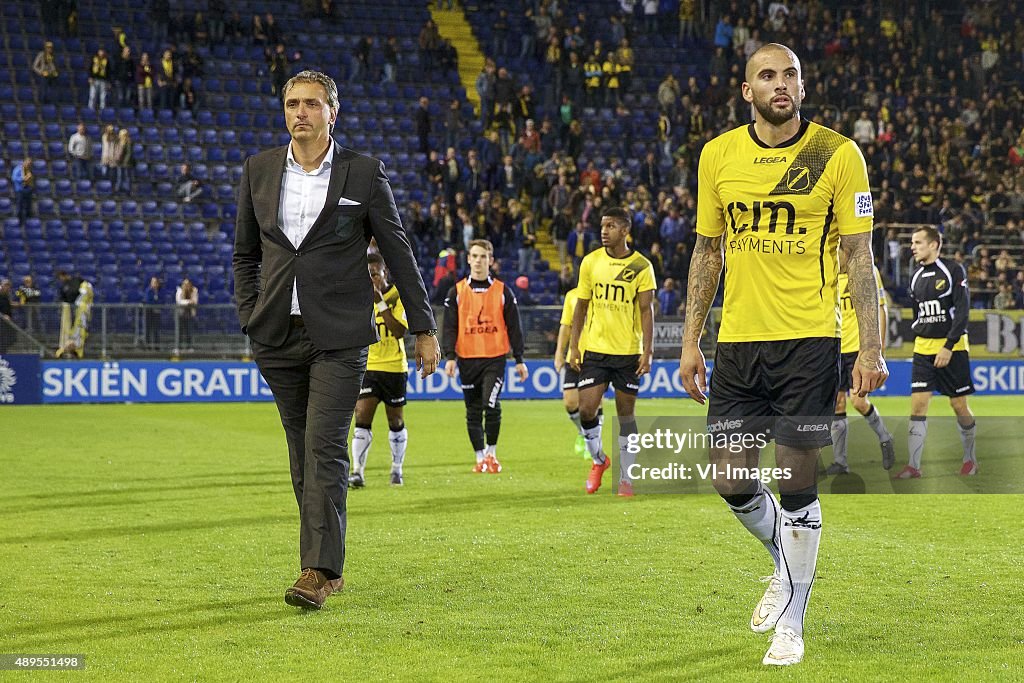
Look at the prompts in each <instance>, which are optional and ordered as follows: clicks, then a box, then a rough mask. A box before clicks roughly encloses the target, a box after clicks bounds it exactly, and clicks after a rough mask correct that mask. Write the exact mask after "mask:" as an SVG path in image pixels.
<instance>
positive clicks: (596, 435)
mask: <svg viewBox="0 0 1024 683" xmlns="http://www.w3.org/2000/svg"><path fill="white" fill-rule="evenodd" d="M583 438H584V439H586V440H587V450H588V451H590V457H591V458H592V459H593V460H594V462H595V463H597V464H598V465H600V464H601V463H603V462H604V460H605V458H604V454H603V453H601V425H600V424H598V425H597V426H596V427H591V428H590V429H584V430H583Z"/></svg>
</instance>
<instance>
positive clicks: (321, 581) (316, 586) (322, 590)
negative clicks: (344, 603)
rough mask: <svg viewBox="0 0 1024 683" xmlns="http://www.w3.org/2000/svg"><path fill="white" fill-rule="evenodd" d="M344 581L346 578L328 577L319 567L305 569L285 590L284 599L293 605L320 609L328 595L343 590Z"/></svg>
mask: <svg viewBox="0 0 1024 683" xmlns="http://www.w3.org/2000/svg"><path fill="white" fill-rule="evenodd" d="M339 583H340V585H338V588H335V585H336V584H339ZM344 583H345V581H344V579H340V578H339V579H333V580H332V579H328V578H327V575H326V574H324V573H323V572H322V571H320V570H319V569H303V570H302V574H301V575H300V576H299V580H298V581H296V582H295V585H294V586H292V587H291V588H289V589H288V590H286V591H285V592H284V601H285V602H286V603H288V604H289V605H292V606H293V607H302V608H303V609H320V608H321V607H323V605H324V600H326V599H327V596H328V595H330V594H331V593H333V592H334V591H335V590H341V586H343V585H344Z"/></svg>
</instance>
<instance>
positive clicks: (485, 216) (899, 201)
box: [9, 0, 1024, 313]
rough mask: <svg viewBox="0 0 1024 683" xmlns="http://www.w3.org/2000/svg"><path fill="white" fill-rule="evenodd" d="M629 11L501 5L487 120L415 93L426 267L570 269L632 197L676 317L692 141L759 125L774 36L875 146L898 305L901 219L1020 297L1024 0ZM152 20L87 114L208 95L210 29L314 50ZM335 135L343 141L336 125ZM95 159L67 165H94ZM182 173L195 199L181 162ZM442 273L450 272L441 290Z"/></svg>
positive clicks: (832, 109) (998, 300)
mask: <svg viewBox="0 0 1024 683" xmlns="http://www.w3.org/2000/svg"><path fill="white" fill-rule="evenodd" d="M483 4H484V5H488V6H490V5H495V4H497V5H502V3H483ZM42 6H44V7H47V6H49V3H42ZM60 7H61V8H63V5H60ZM301 9H302V13H303V16H323V17H327V18H330V19H331V20H332V21H336V22H337V23H338V24H339V25H343V24H344V16H340V14H341V12H339V10H338V9H337V8H336V7H335V6H334V5H333V4H332V3H330V2H323V3H312V2H304V3H302V7H301ZM619 9H620V11H619V13H618V15H613V16H611V17H610V18H609V20H608V21H607V22H596V21H593V20H591V19H590V18H589V17H588V15H587V13H586V12H585V11H583V10H582V9H577V8H570V7H569V6H567V5H565V4H564V3H559V2H557V1H556V0H537V1H535V2H529V3H525V4H524V5H522V6H520V5H518V4H516V5H514V6H509V7H507V8H506V9H503V10H501V11H500V12H499V13H498V15H497V16H498V19H497V20H496V21H495V22H494V25H493V27H491V28H492V30H491V34H490V35H491V39H490V40H489V41H487V42H486V43H485V44H482V45H481V48H482V49H483V50H484V51H485V52H486V57H487V60H486V62H485V66H484V68H483V69H482V70H481V72H480V74H479V76H478V77H477V79H476V83H475V86H476V89H477V91H478V93H479V95H480V101H481V107H480V109H479V113H478V116H479V123H476V122H474V121H467V120H466V118H465V116H464V114H463V112H464V111H465V103H464V102H462V101H461V100H460V99H453V100H452V101H450V102H445V103H442V104H443V106H442V111H443V114H442V115H440V116H437V115H431V114H430V111H431V110H430V108H429V107H430V103H429V101H428V102H423V103H422V105H421V107H420V109H419V110H417V112H416V114H415V115H414V117H415V126H416V130H417V132H418V134H419V137H420V141H421V150H422V151H423V152H424V153H426V158H427V161H426V164H425V166H424V167H423V168H422V169H419V170H420V171H421V173H422V177H423V179H424V184H425V186H426V187H427V188H428V192H427V194H426V196H425V197H424V198H423V199H422V200H419V199H417V200H411V201H408V202H406V204H405V206H404V207H402V208H403V210H404V212H405V219H406V221H407V225H408V226H409V228H410V231H411V233H412V234H413V235H414V238H415V239H416V241H417V243H418V249H419V254H420V255H421V258H424V259H425V260H429V261H430V262H431V263H433V261H434V259H435V257H436V255H437V254H440V253H445V254H447V253H449V250H453V251H454V252H455V253H459V252H461V251H463V250H464V249H465V248H466V244H467V243H468V241H469V240H471V239H474V238H487V239H490V240H491V241H492V242H493V243H494V244H495V247H496V249H497V256H498V257H499V259H500V260H502V261H503V262H504V263H506V264H508V263H509V262H515V263H516V266H517V270H518V271H519V272H520V273H521V274H526V275H529V274H530V273H531V272H532V271H533V270H534V269H535V268H536V267H537V266H538V264H539V261H540V259H539V258H537V256H536V246H537V244H538V242H541V241H543V239H544V234H545V233H549V234H550V237H551V239H552V240H553V242H554V244H555V245H556V246H557V253H558V260H559V264H558V265H559V267H564V266H568V267H569V268H570V269H573V270H574V269H575V267H576V266H578V263H579V261H580V260H581V259H582V257H583V255H585V254H586V253H587V252H588V251H589V250H590V249H591V248H593V247H594V246H595V244H597V243H598V240H599V235H598V227H599V226H598V221H599V216H600V214H601V211H602V209H603V208H605V207H607V206H608V205H610V204H620V205H623V206H625V207H627V208H628V210H629V211H630V212H631V213H632V215H633V218H634V225H635V229H634V239H635V243H636V246H637V247H638V248H639V249H640V250H641V251H643V252H644V253H645V254H647V255H648V256H649V257H650V259H651V261H652V263H653V264H654V267H655V270H656V274H657V277H658V278H659V281H661V280H662V279H664V278H671V279H672V281H673V283H675V285H676V288H677V289H676V294H677V297H675V298H673V297H665V298H666V300H667V301H671V302H672V303H673V304H674V307H675V308H676V309H677V310H678V308H679V307H680V306H683V305H685V301H684V298H685V291H686V280H687V270H688V264H689V253H690V250H691V249H692V243H693V239H694V220H695V205H696V203H695V190H696V166H697V160H698V158H699V156H700V152H701V149H702V147H703V145H704V144H706V142H707V141H709V140H710V139H712V138H713V137H714V136H716V135H717V134H719V133H720V132H722V131H724V130H727V129H729V128H732V127H735V126H737V125H739V124H741V123H742V122H744V121H746V120H747V118H748V116H747V113H746V111H745V105H744V104H743V103H742V100H741V98H740V83H741V82H742V81H743V80H744V78H743V65H744V63H745V60H746V58H747V56H748V55H749V54H751V53H752V52H753V51H754V50H756V49H757V47H759V46H760V45H761V44H763V43H764V42H768V41H779V42H783V43H786V44H788V45H791V46H792V47H793V48H794V49H795V50H796V52H797V53H798V54H799V55H800V56H801V58H802V66H803V78H804V81H805V83H806V84H807V93H806V99H805V101H804V113H805V115H806V116H808V117H809V118H812V119H814V120H816V121H817V122H819V123H822V124H824V125H828V126H831V127H833V128H834V129H836V130H838V131H840V132H842V133H843V134H845V135H848V136H850V137H853V138H854V139H855V140H857V142H858V144H859V145H860V147H861V149H862V151H863V153H864V156H865V159H866V161H867V163H868V167H869V177H870V179H871V181H872V183H873V190H874V195H875V219H876V225H877V226H878V227H879V228H880V229H879V230H877V231H876V233H875V253H876V258H877V260H878V262H879V266H880V267H881V268H882V271H883V273H884V277H885V283H886V286H887V288H888V289H889V290H890V292H891V293H892V294H893V295H894V297H895V298H896V299H897V300H898V301H903V300H904V297H905V292H906V286H907V284H908V283H907V281H906V280H907V273H908V272H909V267H910V263H911V258H910V255H909V251H908V248H907V243H908V236H909V233H908V232H907V230H905V229H901V228H900V226H901V225H904V224H913V223H929V224H935V225H938V226H939V228H940V230H942V232H943V234H944V237H945V240H946V242H947V244H948V245H949V246H948V252H949V253H950V254H951V255H954V257H955V258H956V259H957V260H959V261H962V262H963V263H965V264H966V265H967V267H968V272H969V275H970V284H971V288H972V292H973V295H974V300H973V304H974V305H975V306H977V307H989V306H995V305H998V306H1000V307H1003V308H1024V271H1022V265H1024V264H1021V256H1022V248H1024V247H1022V245H1024V222H1022V221H1024V174H1022V173H1021V169H1022V167H1024V113H1022V112H1024V98H1022V94H1021V93H1022V88H1021V85H1022V84H1021V78H1022V76H1021V74H1022V73H1024V68H1022V57H1024V25H1022V19H1021V18H1020V14H1019V11H1018V10H1019V9H1020V3H1019V2H1009V3H988V2H967V3H960V2H958V3H943V2H926V1H924V0H922V1H919V2H911V3H907V7H906V12H904V13H901V14H900V15H899V16H896V15H895V14H894V13H893V12H892V11H891V10H889V9H886V8H885V5H884V3H877V2H868V3H865V4H863V6H861V7H860V8H858V9H854V8H848V7H846V6H844V5H841V4H840V3H836V2H824V1H803V0H798V1H795V2H771V3H766V2H751V3H749V4H748V3H740V2H738V1H733V2H729V3H725V2H694V1H693V0H682V1H681V2H668V3H665V2H662V3H655V2H642V3H640V2H633V0H621V1H620V3H619ZM66 16H68V15H66V14H65V13H64V11H63V9H59V10H58V11H56V12H55V13H54V12H53V11H50V12H49V14H44V16H43V21H44V25H46V26H48V28H49V30H51V31H52V32H53V35H54V36H57V35H60V34H62V33H63V34H67V33H68V31H73V30H74V29H73V28H69V26H73V24H74V21H73V20H71V19H69V20H68V21H64V20H63V18H62V17H66ZM149 17H150V20H151V24H152V31H153V41H152V42H151V44H147V47H148V49H149V50H150V51H151V52H152V53H153V54H160V55H161V57H159V58H158V59H157V60H156V64H154V65H151V66H150V67H149V68H150V69H152V71H153V72H155V73H152V74H151V75H145V73H144V74H143V76H142V79H141V81H140V78H139V74H140V68H141V69H143V70H144V69H145V68H146V67H145V66H144V64H145V62H146V59H145V58H146V57H147V56H148V55H147V54H145V53H143V52H142V50H141V47H140V46H139V45H137V43H138V41H133V40H132V39H131V38H130V37H129V36H127V35H126V34H125V32H124V31H123V30H122V29H121V28H120V27H117V26H114V27H112V31H111V35H112V38H111V39H109V46H110V49H101V50H98V51H97V52H96V53H95V55H94V56H93V57H92V59H91V61H90V62H89V64H88V67H89V69H90V88H89V106H90V107H92V106H98V107H102V106H103V105H104V104H106V103H107V102H106V98H108V97H110V98H111V101H116V103H117V104H119V105H126V106H134V107H147V106H150V104H151V103H152V105H153V106H155V107H157V108H161V107H162V108H172V109H173V108H193V107H196V106H199V105H200V103H201V100H202V97H201V95H202V94H201V93H196V92H192V93H191V94H189V88H190V82H191V78H193V77H196V76H201V75H202V73H203V59H202V57H201V56H200V52H201V50H200V49H197V46H204V45H207V44H209V43H210V42H213V41H222V40H226V41H240V42H250V41H251V42H255V43H257V44H260V45H264V46H266V55H267V67H266V75H267V76H268V79H269V81H270V83H269V84H268V89H269V90H270V91H271V92H274V93H279V91H280V86H281V84H282V83H283V80H284V79H285V78H286V77H287V76H288V75H290V73H291V72H292V71H294V70H295V68H297V66H298V61H299V60H301V59H302V53H301V50H297V49H293V48H286V47H285V45H286V39H285V37H284V36H282V35H281V31H280V30H279V29H278V28H277V26H276V23H275V20H274V17H273V15H272V14H270V13H267V14H265V15H255V16H253V17H252V20H251V21H244V20H242V19H241V18H239V17H238V15H237V12H235V13H227V11H226V8H225V3H224V2H222V0H211V1H210V2H209V3H208V7H207V10H206V12H205V13H204V12H201V11H200V12H196V13H195V15H194V16H192V17H186V16H184V15H183V14H182V13H181V12H180V11H179V12H176V13H174V14H172V13H171V12H170V10H169V3H168V2H167V1H166V0H155V1H154V2H151V3H150V4H149ZM599 24H600V25H599ZM653 34H659V35H660V36H662V37H663V38H666V39H668V40H672V41H674V44H675V45H676V49H677V51H678V54H679V55H680V63H679V64H678V65H673V64H667V65H657V67H656V68H658V69H659V70H662V71H663V76H659V77H660V78H661V80H660V82H659V83H658V85H657V88H656V89H653V90H652V89H651V87H650V82H649V81H648V82H646V83H645V81H644V80H643V79H637V78H634V77H633V74H634V72H636V71H637V70H638V66H640V65H642V64H643V62H642V57H643V53H644V51H643V49H642V48H641V49H640V50H635V49H634V47H633V46H634V45H638V44H640V45H642V44H643V42H644V40H645V37H647V36H650V35H653ZM517 41H518V44H516V42H517ZM418 48H419V51H420V64H421V66H422V67H423V68H424V69H425V71H424V75H429V73H430V71H429V70H430V69H431V68H438V69H440V68H445V69H450V68H451V67H452V66H453V64H452V63H451V62H452V60H454V59H457V56H456V55H455V54H454V48H452V47H451V45H450V43H447V42H446V41H444V40H443V39H441V37H440V35H439V34H438V33H437V27H436V25H433V22H432V21H428V22H427V24H426V25H425V26H424V28H423V31H422V32H421V33H420V39H419V42H418ZM53 49H54V48H53V46H52V45H51V44H48V45H47V46H46V47H45V48H44V50H43V51H42V52H41V53H40V55H39V56H38V57H37V59H36V60H35V64H34V67H35V72H36V74H37V76H38V77H39V78H38V81H39V83H40V92H41V94H42V96H43V97H44V98H46V97H49V96H50V94H51V93H52V92H53V91H54V89H55V88H54V87H53V86H52V79H51V77H50V76H48V75H47V74H48V73H50V72H49V71H48V70H47V69H48V68H47V63H48V62H47V56H46V55H47V52H48V51H51V52H52V50H53ZM289 49H290V50H291V51H290V52H289ZM137 53H138V54H139V60H138V62H137V63H136V62H134V55H135V54H137ZM111 55H113V56H111ZM401 61H402V56H401V55H398V54H396V52H395V43H394V41H393V40H392V39H389V38H388V37H387V36H378V37H377V39H376V40H375V39H374V37H372V36H364V37H363V39H361V40H360V41H359V43H358V45H357V46H356V47H355V49H354V51H353V53H352V58H351V60H350V63H349V64H348V71H347V72H346V76H347V77H348V80H350V81H351V80H366V79H368V78H369V79H377V78H378V76H379V78H380V79H381V80H385V81H387V80H393V79H394V76H395V68H396V65H397V64H398V63H400V62H401ZM686 65H694V66H695V67H696V68H695V69H690V70H686V69H684V68H682V67H683V66H686ZM339 68H340V67H339ZM517 68H518V72H517V71H516V69H517ZM691 72H692V75H691ZM339 80H344V79H339ZM154 92H155V97H154ZM424 99H425V98H424ZM594 117H603V118H604V120H606V121H608V120H610V121H612V122H614V124H615V128H614V130H615V131H616V135H615V139H613V140H610V141H609V142H611V143H612V145H613V154H612V155H610V156H608V158H604V157H595V155H593V154H586V153H585V152H584V148H585V146H586V144H587V142H588V141H594V140H595V135H594V133H593V132H592V131H590V130H588V124H587V122H588V121H592V120H593V119H594ZM476 131H479V132H476ZM652 131H653V134H651V133H652ZM336 132H337V133H338V134H339V135H340V137H341V138H342V139H344V137H345V130H343V129H341V128H340V127H339V129H338V130H337V131H336ZM467 139H468V142H467ZM606 141H607V140H601V142H606ZM638 145H639V147H638ZM71 147H72V145H69V154H70V156H71V157H76V156H77V155H76V154H75V152H74V151H73V150H72V149H71ZM128 148H129V149H130V144H129V145H128ZM638 148H640V149H643V152H642V158H640V156H638V155H637V149H638ZM118 149H120V150H121V151H122V154H123V151H124V144H123V142H122V144H121V146H120V147H118V146H116V145H115V144H114V143H111V150H110V154H111V155H112V156H108V154H107V152H106V147H104V150H105V152H104V159H101V168H100V169H99V170H101V171H102V170H104V169H108V170H110V171H112V172H113V173H115V174H118V181H117V182H116V183H115V188H118V187H119V188H121V189H123V190H127V188H128V187H130V185H129V183H130V177H131V171H130V170H129V169H130V167H132V166H133V165H134V164H133V163H132V161H131V159H130V158H128V159H127V160H126V159H124V158H117V155H116V152H117V150H118ZM365 151H369V152H375V151H377V150H365ZM12 161H16V160H12ZM85 161H86V162H88V161H89V160H88V159H86V160H85ZM597 162H601V163H597ZM87 165H88V164H83V165H79V166H76V165H72V169H78V170H75V172H76V173H82V172H84V171H85V168H86V166H87ZM122 167H124V168H125V171H124V181H123V182H122V181H121V180H120V170H121V168H122ZM9 168H13V169H14V171H13V174H12V186H13V187H14V188H15V190H16V194H17V195H18V198H19V202H18V208H19V215H21V216H24V215H29V214H30V212H31V197H30V195H29V198H28V199H27V200H25V201H22V197H23V195H24V194H25V193H26V192H30V191H31V186H30V185H29V186H27V187H26V184H25V180H24V176H20V177H15V176H17V174H18V169H19V168H20V165H19V164H17V163H12V164H11V166H9ZM401 170H408V169H401ZM180 181H181V182H180V183H179V184H178V185H177V187H183V188H186V189H185V195H184V196H188V194H189V190H188V189H187V188H188V187H189V185H188V183H189V181H190V177H189V176H188V172H187V170H185V171H183V174H182V178H181V179H180ZM19 188H20V189H19ZM196 189H198V188H196ZM462 261H463V259H462V258H461V257H459V258H456V259H455V262H456V263H461V262H462ZM552 266H554V264H552ZM444 270H445V269H444V268H440V269H438V271H437V272H438V273H439V276H438V277H437V278H436V279H435V282H434V283H433V284H434V285H435V286H437V285H438V284H439V283H440V279H441V277H442V276H443V273H444ZM662 312H663V313H674V312H675V311H662Z"/></svg>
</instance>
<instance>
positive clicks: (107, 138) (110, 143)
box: [100, 124, 117, 178]
mask: <svg viewBox="0 0 1024 683" xmlns="http://www.w3.org/2000/svg"><path fill="white" fill-rule="evenodd" d="M115 168H117V132H116V131H115V130H114V126H113V125H112V124H107V125H106V126H105V127H104V128H103V135H101V136H100V175H102V176H103V177H104V178H110V177H113V175H114V174H113V173H112V171H113V169H115Z"/></svg>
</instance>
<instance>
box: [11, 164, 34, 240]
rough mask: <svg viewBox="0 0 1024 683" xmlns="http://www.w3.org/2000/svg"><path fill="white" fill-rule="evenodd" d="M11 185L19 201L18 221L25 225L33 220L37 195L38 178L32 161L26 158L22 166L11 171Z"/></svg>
mask: <svg viewBox="0 0 1024 683" xmlns="http://www.w3.org/2000/svg"><path fill="white" fill-rule="evenodd" d="M11 185H12V186H14V195H15V197H16V198H17V201H18V221H19V222H20V223H21V224H22V225H24V224H25V221H27V220H28V219H29V218H32V196H33V194H34V193H35V185H36V177H35V175H34V174H33V173H32V159H31V158H29V157H25V159H24V160H23V161H22V162H21V163H20V164H15V165H14V170H13V171H11Z"/></svg>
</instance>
